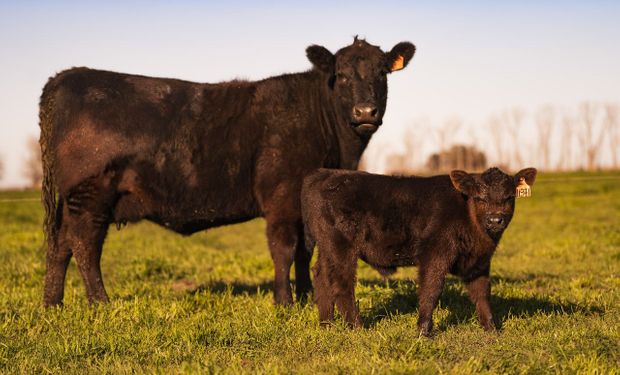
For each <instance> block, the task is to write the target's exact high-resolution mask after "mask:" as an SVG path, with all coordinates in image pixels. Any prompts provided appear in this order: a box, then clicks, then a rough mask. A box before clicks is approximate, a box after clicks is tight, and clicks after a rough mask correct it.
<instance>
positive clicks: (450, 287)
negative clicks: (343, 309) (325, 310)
mask: <svg viewBox="0 0 620 375" xmlns="http://www.w3.org/2000/svg"><path fill="white" fill-rule="evenodd" d="M521 281H523V280H521V279H519V280H511V279H507V278H495V279H494V283H495V282H503V283H507V284H510V283H514V282H521ZM359 283H360V284H362V285H364V286H369V287H386V286H387V287H389V288H390V289H392V290H394V293H393V294H392V295H391V296H390V298H389V299H388V300H386V301H384V302H380V303H377V304H375V305H374V306H373V307H372V308H371V309H370V310H366V311H364V312H362V320H363V322H364V326H365V327H368V328H370V327H373V326H375V325H376V324H377V323H378V322H380V321H381V320H383V319H385V318H388V317H390V316H393V315H394V314H417V312H418V297H417V295H416V289H417V288H416V285H415V282H414V281H408V280H399V281H393V280H389V281H387V282H386V281H381V280H360V281H359ZM461 283H462V282H461V281H460V280H457V279H448V280H446V285H445V286H444V289H443V293H442V294H441V297H440V299H439V303H440V305H441V306H443V307H445V308H446V309H448V311H449V314H448V317H447V318H446V319H444V320H442V321H441V323H440V324H438V326H437V328H438V329H439V330H442V331H443V330H445V329H446V328H447V327H448V326H452V325H456V324H460V323H464V322H467V321H470V320H471V319H472V318H474V319H476V320H477V317H476V309H475V306H474V305H473V303H472V302H471V301H470V300H469V297H468V296H467V294H466V293H465V292H463V291H462V290H461V289H460V287H459V284H461ZM491 309H492V311H493V317H494V321H495V324H496V326H497V327H498V329H500V330H501V328H502V325H503V322H504V321H505V320H506V319H507V318H508V317H510V316H518V317H529V316H534V315H536V314H539V313H543V314H550V313H561V314H569V315H571V314H576V313H580V314H600V313H602V312H603V310H602V309H601V308H600V307H596V306H594V307H585V306H580V305H577V304H574V303H570V302H553V301H549V300H547V299H544V298H539V297H504V296H498V295H493V294H492V295H491Z"/></svg>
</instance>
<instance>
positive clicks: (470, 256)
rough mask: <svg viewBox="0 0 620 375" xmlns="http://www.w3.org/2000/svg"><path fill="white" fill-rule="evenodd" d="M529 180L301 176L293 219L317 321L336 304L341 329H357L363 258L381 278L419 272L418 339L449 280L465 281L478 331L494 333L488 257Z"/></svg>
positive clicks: (529, 176) (489, 175) (492, 175)
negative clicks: (298, 221)
mask: <svg viewBox="0 0 620 375" xmlns="http://www.w3.org/2000/svg"><path fill="white" fill-rule="evenodd" d="M535 176H536V170H535V169H533V168H529V169H524V170H522V171H521V172H519V173H518V174H517V175H516V176H515V177H514V178H513V177H510V176H508V175H507V174H505V173H503V172H502V171H500V170H499V169H497V168H491V169H489V170H487V171H485V172H484V173H482V174H468V173H466V172H463V171H454V172H452V173H451V175H450V176H448V175H443V176H435V177H427V178H422V177H390V176H382V175H375V174H369V173H363V172H353V171H334V170H327V169H321V170H319V171H317V172H315V173H313V174H311V175H309V176H308V177H306V178H305V180H304V185H303V189H302V213H303V218H304V223H305V225H306V228H307V229H306V230H307V231H308V233H307V236H308V237H309V238H311V239H312V241H314V240H316V244H317V245H318V251H319V258H318V261H317V263H316V265H315V268H314V282H315V286H316V291H315V298H316V303H317V305H318V309H319V318H320V320H321V321H322V322H326V321H330V320H333V318H334V304H335V305H336V306H337V307H338V310H339V311H340V313H341V314H342V315H343V317H344V319H345V320H346V321H347V322H348V323H349V324H351V325H353V326H360V325H361V321H360V317H359V311H358V308H357V306H356V304H355V274H356V269H357V260H358V259H362V260H363V261H365V262H366V263H368V264H370V265H371V266H372V267H374V268H376V269H377V270H378V271H379V272H380V273H381V274H389V273H390V272H393V271H394V270H395V269H396V268H397V267H403V266H413V265H417V266H419V287H418V294H419V301H420V309H419V311H420V315H419V320H418V328H419V330H420V332H421V333H422V334H423V335H429V334H430V332H431V328H432V319H431V318H432V313H433V309H434V308H435V305H436V304H437V301H438V299H439V296H440V294H441V290H442V288H443V283H444V279H445V276H446V274H447V273H448V272H450V273H452V274H455V275H458V276H460V277H461V278H462V279H463V281H465V283H466V286H467V290H468V292H469V295H470V297H471V299H472V301H473V303H474V304H475V305H476V311H477V313H478V317H479V319H480V323H481V324H482V326H483V327H484V328H485V329H487V330H490V329H493V328H494V325H493V318H492V316H491V308H490V305H489V296H490V283H489V270H490V265H491V257H492V255H493V252H494V251H495V248H496V247H497V244H498V242H499V240H500V238H501V235H502V233H503V231H504V230H505V229H506V227H507V226H508V223H509V222H510V220H511V218H512V215H513V212H514V203H515V188H516V185H517V183H518V179H519V177H525V179H526V181H527V183H528V184H530V185H531V184H533V183H534V178H535ZM310 242H311V241H309V243H310Z"/></svg>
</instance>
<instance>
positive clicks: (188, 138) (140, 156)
mask: <svg viewBox="0 0 620 375" xmlns="http://www.w3.org/2000/svg"><path fill="white" fill-rule="evenodd" d="M406 44H407V45H410V46H412V45H411V44H410V43H406ZM313 51H315V52H313ZM330 56H331V58H330ZM308 57H309V58H310V60H311V61H312V62H314V63H315V64H316V65H317V68H316V69H313V70H310V71H307V72H303V73H296V74H286V75H281V76H277V77H272V78H268V79H265V80H262V81H257V82H246V81H231V82H224V83H218V84H202V83H194V82H186V81H180V80H175V79H164V78H152V77H144V76H138V75H129V74H121V73H114V72H108V71H98V70H91V69H87V68H74V69H70V70H67V71H64V72H61V73H60V74H58V75H56V76H55V77H54V78H51V79H50V80H49V82H48V83H47V85H46V86H45V88H44V89H43V95H42V96H41V105H40V121H41V122H40V126H41V147H42V154H43V164H44V174H45V177H44V186H43V187H44V188H43V201H44V205H45V209H46V219H45V230H46V235H47V241H48V250H47V273H46V279H45V292H44V303H45V305H55V304H60V303H61V302H62V299H63V290H64V277H65V273H66V267H67V264H68V262H69V260H70V258H71V256H75V259H76V261H77V265H78V268H79V270H80V273H81V275H82V277H83V279H84V283H85V285H86V292H87V295H88V298H89V300H91V301H107V299H108V297H107V294H106V292H105V289H104V286H103V280H102V275H101V270H100V266H99V260H100V257H101V251H102V246H103V241H104V239H105V236H106V233H107V230H108V226H109V224H111V223H116V224H117V225H118V226H121V225H122V224H124V223H127V222H135V221H139V220H142V219H147V220H151V221H153V222H155V223H158V224H160V225H161V226H162V227H165V228H168V229H170V230H173V231H175V232H178V233H182V234H186V235H187V234H191V233H194V232H196V231H200V230H204V229H207V228H211V227H215V226H219V225H224V224H231V223H238V222H241V221H245V220H248V219H251V218H255V217H258V216H264V217H265V219H266V221H267V237H268V242H269V248H270V251H271V254H272V257H273V260H274V264H275V301H276V302H277V303H282V304H286V303H290V302H291V301H292V295H291V287H290V279H289V271H290V267H291V265H292V263H293V262H295V269H296V283H297V294H298V296H299V297H302V296H304V295H305V294H306V293H308V292H309V291H310V290H311V288H312V284H311V282H310V273H309V272H310V270H309V262H310V257H311V254H308V253H307V252H306V251H305V250H304V249H305V244H304V234H303V228H302V221H301V213H300V201H299V193H300V190H301V183H302V179H303V177H304V176H305V175H306V174H308V173H309V171H312V170H314V169H316V168H319V167H327V168H346V169H355V168H356V167H357V164H358V161H359V158H360V156H361V154H362V152H363V151H364V148H365V147H366V145H367V144H368V141H369V139H370V136H371V135H372V133H373V132H374V130H376V128H377V127H378V126H379V125H380V124H381V117H382V116H383V113H384V112H385V99H386V97H387V83H386V80H385V75H386V73H385V71H384V69H383V67H384V66H385V64H386V61H387V60H386V54H385V53H383V52H382V51H381V50H380V49H379V48H378V47H375V46H372V45H370V44H368V43H366V42H362V43H361V44H360V43H357V42H356V43H355V44H354V45H351V46H348V47H345V48H343V49H341V50H340V51H338V52H337V53H336V54H335V55H332V54H331V53H330V52H329V51H327V50H326V49H325V48H323V47H318V46H313V47H310V48H308ZM330 65H332V66H333V67H332V68H331V70H330V69H326V68H325V67H326V66H328V67H329V66H330ZM339 67H341V68H339ZM341 70H342V73H341ZM338 74H348V75H350V79H349V80H348V81H347V82H339V81H338V80H337V79H336V76H337V75H338ZM362 100H363V101H364V103H371V104H373V105H376V107H377V109H378V111H379V112H380V113H379V115H378V116H376V117H374V118H373V119H372V123H364V124H361V123H360V122H359V121H357V118H353V115H352V112H353V109H354V107H355V106H356V104H357V103H359V102H360V101H362ZM57 196H58V201H57V200H56V197H57Z"/></svg>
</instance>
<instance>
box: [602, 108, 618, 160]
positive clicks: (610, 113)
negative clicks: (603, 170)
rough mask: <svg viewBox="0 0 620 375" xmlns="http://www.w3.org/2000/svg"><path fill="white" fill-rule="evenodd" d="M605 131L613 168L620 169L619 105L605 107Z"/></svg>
mask: <svg viewBox="0 0 620 375" xmlns="http://www.w3.org/2000/svg"><path fill="white" fill-rule="evenodd" d="M605 129H606V130H607V136H608V138H609V147H610V150H611V166H612V168H613V169H618V148H619V147H620V131H619V129H618V105H617V104H606V105H605Z"/></svg>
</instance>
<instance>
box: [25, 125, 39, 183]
mask: <svg viewBox="0 0 620 375" xmlns="http://www.w3.org/2000/svg"><path fill="white" fill-rule="evenodd" d="M26 149H27V150H28V156H27V159H26V161H25V165H24V167H25V168H24V177H26V178H27V179H28V181H30V187H31V188H33V189H40V188H41V182H42V181H43V165H42V163H41V147H40V146H39V141H38V140H37V139H36V138H35V137H29V138H28V141H27V143H26Z"/></svg>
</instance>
